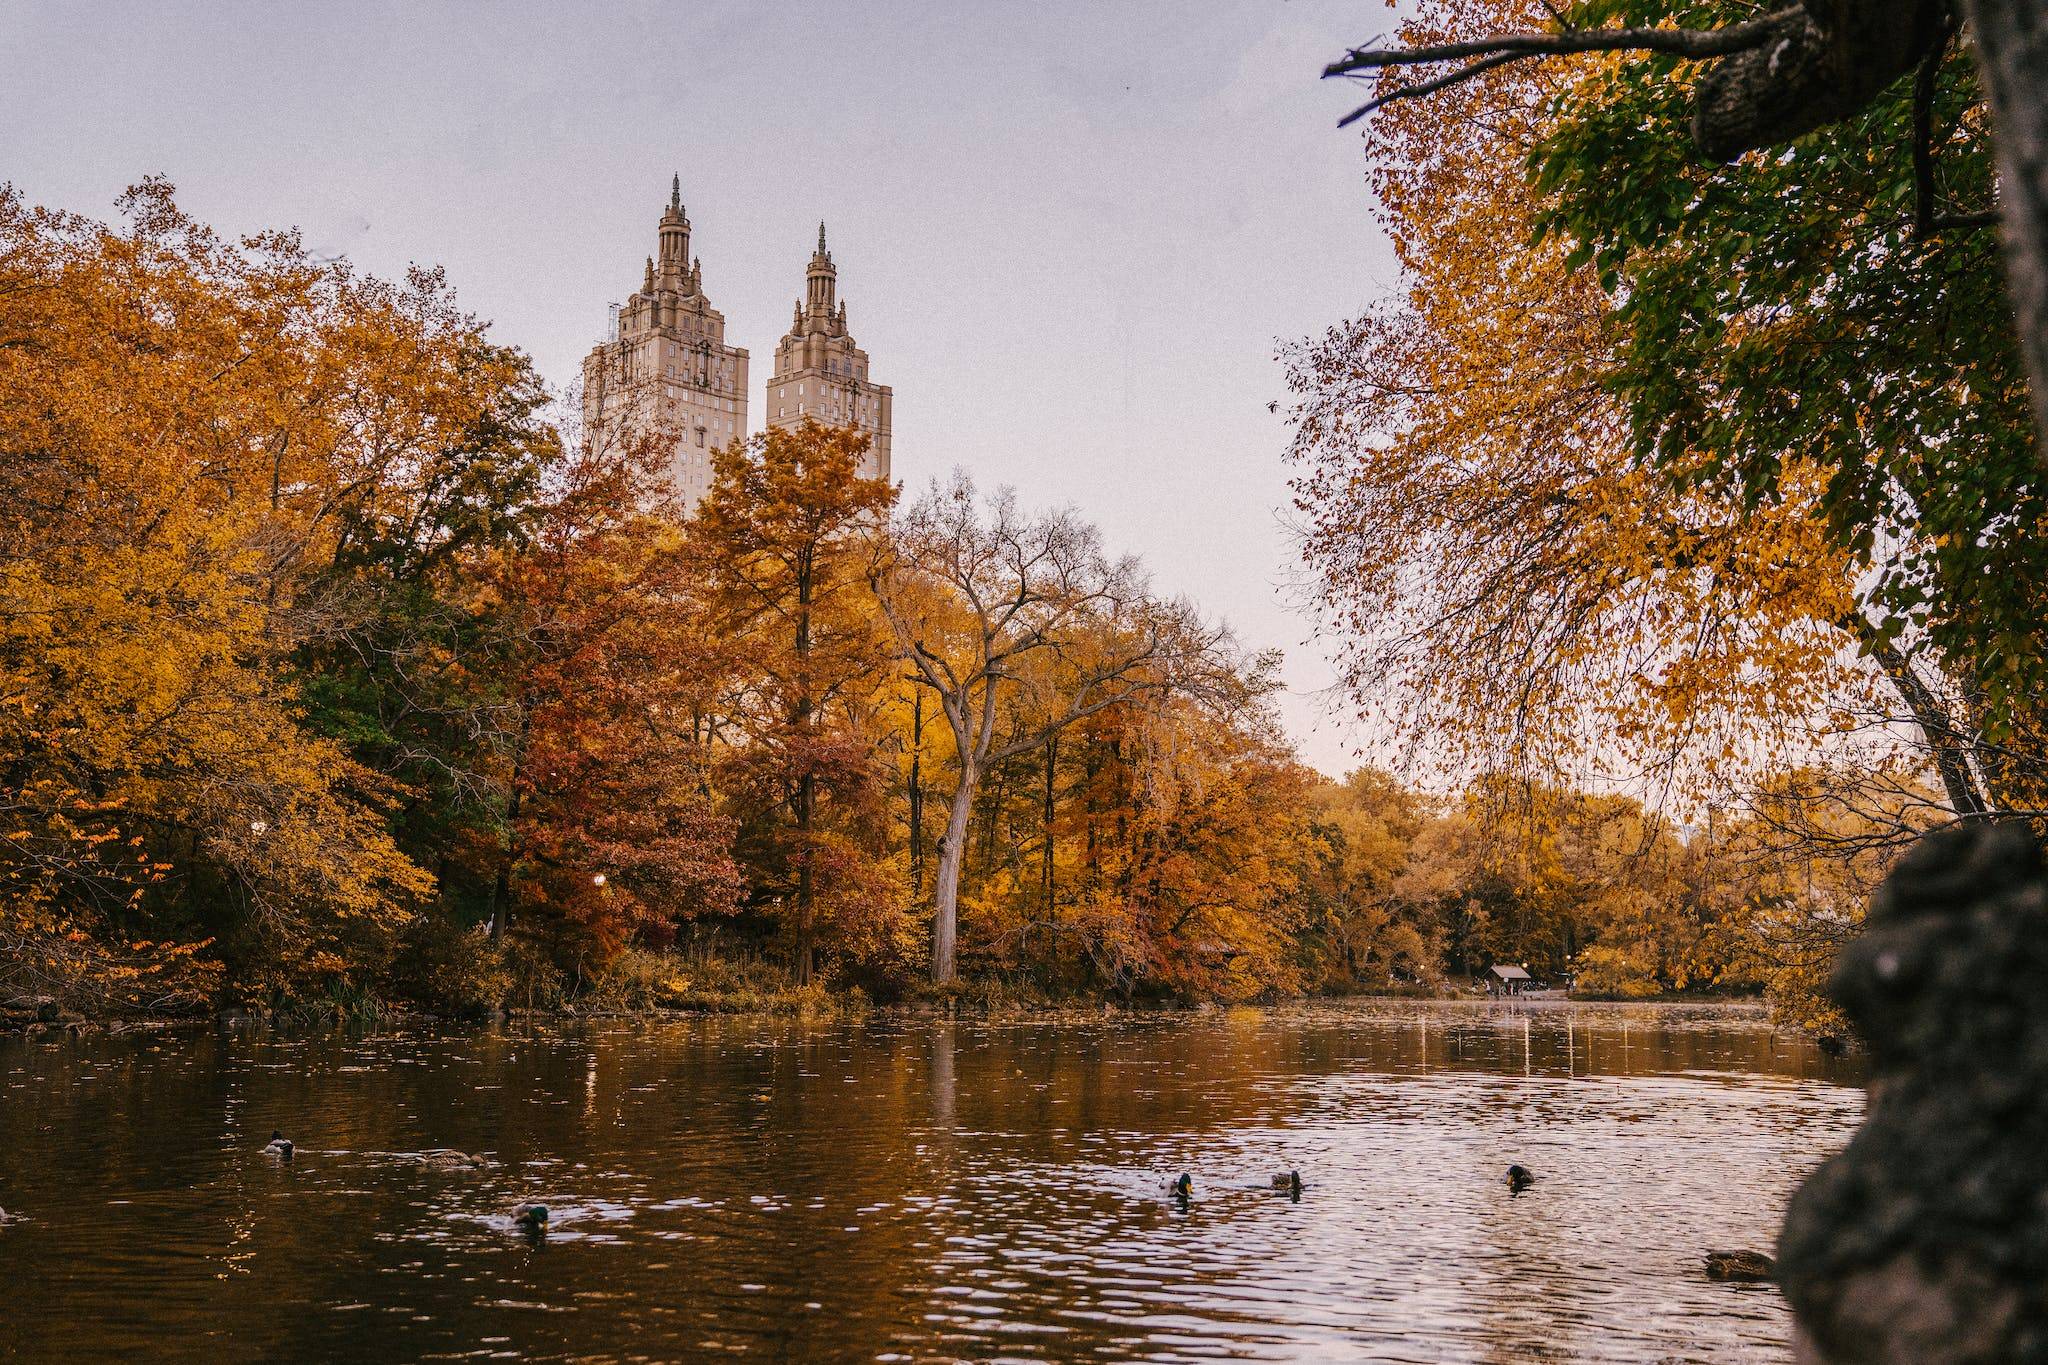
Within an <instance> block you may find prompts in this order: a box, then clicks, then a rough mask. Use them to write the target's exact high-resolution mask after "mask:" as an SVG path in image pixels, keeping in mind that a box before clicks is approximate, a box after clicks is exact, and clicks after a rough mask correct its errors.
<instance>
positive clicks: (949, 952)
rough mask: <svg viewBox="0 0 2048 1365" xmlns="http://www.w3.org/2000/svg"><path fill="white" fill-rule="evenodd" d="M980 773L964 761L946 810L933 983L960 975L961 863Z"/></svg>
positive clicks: (935, 897) (935, 903)
mask: <svg viewBox="0 0 2048 1365" xmlns="http://www.w3.org/2000/svg"><path fill="white" fill-rule="evenodd" d="M980 782H981V774H980V773H979V772H978V771H976V770H975V768H974V767H973V766H972V765H971V764H962V765H961V769H960V785H959V786H957V787H955V788H954V789H953V803H952V806H951V808H950V809H949V810H948V811H947V813H946V833H945V835H944V836H943V837H941V838H940V840H939V871H938V876H937V878H936V879H935V880H934V881H933V883H932V984H933V985H935V986H950V985H952V984H953V982H954V981H955V980H956V979H957V978H958V970H957V968H956V966H955V963H954V945H955V942H956V941H957V938H958V935H959V926H960V864H961V863H962V861H964V859H965V855H966V853H967V835H968V828H969V824H970V819H971V817H972V815H973V813H974V789H975V787H976V786H978V785H979V784H980Z"/></svg>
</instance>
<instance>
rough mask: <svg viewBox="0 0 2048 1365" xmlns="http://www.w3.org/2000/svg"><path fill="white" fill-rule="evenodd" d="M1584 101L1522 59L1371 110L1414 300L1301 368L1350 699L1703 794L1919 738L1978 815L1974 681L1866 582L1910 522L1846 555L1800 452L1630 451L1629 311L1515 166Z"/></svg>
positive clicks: (1578, 769) (1326, 591)
mask: <svg viewBox="0 0 2048 1365" xmlns="http://www.w3.org/2000/svg"><path fill="white" fill-rule="evenodd" d="M1474 13H1475V7H1473V6H1466V5H1444V6H1440V7H1438V8H1437V9H1435V10H1432V11H1430V12H1429V13H1427V14H1426V15H1425V16H1423V17H1422V18H1421V19H1418V20H1417V21H1415V22H1414V23H1413V24H1411V25H1410V27H1409V29H1408V30H1407V32H1408V34H1409V35H1410V37H1411V38H1412V39H1413V40H1414V41H1416V42H1418V43H1424V44H1426V43H1428V42H1431V41H1434V40H1435V39H1436V37H1437V36H1438V35H1439V33H1440V32H1441V31H1442V30H1443V29H1445V28H1455V27H1457V26H1459V25H1462V24H1466V23H1469V22H1473V21H1474ZM1568 88H1569V87H1568V86H1566V85H1565V83H1564V82H1563V81H1562V80H1561V78H1559V77H1557V76H1556V75H1554V74H1552V73H1546V72H1541V71H1538V70H1536V69H1534V68H1516V69H1515V70H1514V71H1512V72H1511V73H1507V74H1496V75H1495V76H1493V77H1491V78H1488V79H1484V80H1475V81H1473V82H1470V83H1467V84H1461V85H1459V86H1457V87H1456V88H1455V89H1451V90H1447V91H1445V92H1443V93H1442V94H1441V95H1438V96H1436V97H1434V98H1432V99H1430V100H1428V101H1413V102H1408V103H1403V104H1400V105H1397V106H1395V107H1394V108H1391V109H1389V110H1388V111H1386V112H1385V113H1384V114H1382V115H1381V116H1380V118H1379V119H1378V120H1377V121H1376V122H1375V123H1374V124H1373V125H1372V126H1371V131H1370V137H1371V139H1372V142H1373V146H1374V148H1375V151H1376V153H1377V155H1376V159H1375V170H1374V184H1375V188H1376V189H1377V190H1378V191H1379V195H1380V199H1381V202H1382V204H1383V206H1384V208H1383V212H1384V214H1385V216H1386V219H1387V221H1388V225H1389V227H1390V229H1391V230H1392V231H1393V234H1394V239H1395V244H1396V248H1397V250H1398V251H1399V252H1400V254H1401V259H1402V262H1403V265H1404V269H1405V272H1406V279H1407V290H1406V297H1405V298H1404V299H1403V301H1402V302H1401V304H1399V305H1398V306H1394V307H1388V308H1382V309H1379V310H1375V311H1373V312H1371V313H1368V314H1367V315H1365V316H1364V317H1362V318H1360V319H1358V320H1356V321H1354V322H1351V323H1347V324H1345V325H1344V326H1342V327H1339V328H1335V329H1332V331H1331V332H1330V333H1329V334H1328V335H1327V336H1325V337H1324V338H1321V339H1320V340H1318V341H1316V342H1314V343H1312V344H1308V345H1305V346H1303V347H1301V348H1298V349H1297V350H1295V351H1294V352H1293V353H1292V355H1291V361H1292V369H1291V379H1292V382H1293V383H1294V385H1295V387H1296V389H1297V392H1299V393H1300V394H1301V395H1302V403H1301V405H1300V406H1299V408H1298V409H1297V412H1296V417H1297V422H1298V425H1297V439H1296V444H1295V450H1294V454H1295V457H1296V459H1297V460H1298V461H1299V462H1301V464H1302V465H1303V466H1304V467H1305V469H1306V470H1307V473H1306V474H1305V476H1304V477H1303V478H1302V479H1301V481H1300V482H1299V483H1298V484H1297V488H1298V490H1299V493H1300V504H1301V507H1302V510H1303V513H1304V517H1305V525H1304V529H1305V532H1306V540H1305V550H1306V554H1307V558H1308V560H1309V563H1310V564H1311V566H1312V567H1313V568H1314V570H1315V572H1316V574H1317V576H1318V578H1319V580H1320V582H1321V584H1322V589H1323V603H1324V606H1325V608H1326V610H1327V611H1328V612H1329V614H1330V615H1331V616H1332V617H1334V618H1335V619H1336V620H1337V621H1339V622H1340V623H1342V624H1343V625H1344V626H1345V627H1346V628H1347V630H1346V634H1347V637H1348V640H1349V646H1348V651H1347V655H1346V659H1345V664H1346V677H1347V681H1348V683H1349V686H1350V688H1351V690H1352V692H1353V694H1354V695H1355V696H1356V697H1357V698H1359V700H1360V702H1361V704H1362V705H1370V706H1374V707H1377V708H1379V709H1381V710H1382V711H1383V712H1385V713H1387V714H1389V715H1390V716H1391V717H1392V718H1393V719H1395V720H1396V721H1397V723H1398V724H1399V725H1400V727H1401V729H1402V730H1403V732H1404V733H1405V734H1406V735H1407V736H1408V737H1409V739H1410V741H1411V743H1412V744H1414V745H1415V746H1416V747H1417V748H1419V749H1421V750H1423V751H1424V752H1426V753H1428V754H1429V755H1430V756H1431V757H1432V758H1434V759H1436V760H1437V761H1439V762H1440V763H1441V764H1443V766H1445V767H1446V768H1448V769H1450V770H1452V771H1464V772H1469V771H1472V770H1474V769H1477V770H1493V771H1516V772H1519V773H1521V774H1522V775H1523V776H1524V777H1525V779H1527V780H1529V781H1541V780H1548V779H1552V778H1555V777H1558V776H1563V775H1571V776H1575V777H1580V778H1587V777H1593V776H1603V777H1615V776H1621V777H1630V778H1634V779H1636V780H1638V781H1647V782H1649V783H1651V784H1653V785H1654V787H1655V788H1656V789H1657V790H1660V791H1663V792H1666V793H1676V794H1679V795H1681V796H1687V795H1706V794H1710V793H1713V792H1716V791H1720V792H1724V793H1725V792H1726V791H1728V790H1729V789H1731V788H1735V789H1739V788H1741V787H1742V786H1743V785H1745V784H1751V783H1753V782H1754V781H1755V780H1757V778H1758V777H1759V776H1760V775H1762V774H1767V773H1770V772H1772V771H1775V770H1777V769H1780V768H1782V767H1784V766H1787V765H1790V764H1796V763H1804V762H1809V761H1811V758H1812V755H1813V754H1814V753H1815V752H1816V746H1827V745H1830V744H1833V745H1835V746H1836V747H1837V748H1840V749H1841V750H1842V751H1843V756H1844V757H1845V758H1847V759H1848V760H1849V761H1854V762H1865V761H1867V760H1868V758H1869V756H1870V754H1871V753H1872V752H1873V751H1875V750H1882V749H1883V748H1885V747H1887V746H1888V745H1894V744H1897V743H1900V742H1902V741H1905V740H1907V739H1909V738H1910V739H1911V740H1912V742H1913V743H1914V744H1915V745H1916V746H1917V747H1918V749H1919V750H1920V752H1921V753H1922V754H1923V755H1925V756H1926V758H1927V759H1928V761H1929V762H1930V763H1931V766H1933V767H1934V768H1935V769H1936V770H1938V771H1939V773H1940V774H1941V777H1942V779H1943V781H1944V782H1945V784H1946V790H1947V792H1948V795H1949V800H1950V804H1951V806H1952V808H1953V810H1954V811H1955V812H1956V813H1957V814H1959V815H1968V814H1971V813H1973V812H1975V811H1977V810H1980V809H1982V808H1983V807H1984V805H1985V802H1986V794H1985V783H1984V780H1983V779H1984V773H1985V771H1986V766H1987V760H1988V758H1989V756H1990V755H1991V754H1992V752H1993V749H1992V747H1991V746H1990V745H1988V744H1987V743H1986V742H1985V740H1984V739H1983V737H1982V735H1981V732H1980V730H1979V727H1978V724H1977V720H1978V718H1977V717H1976V715H1975V714H1974V711H1973V704H1972V695H1973V694H1972V693H1971V691H1970V688H1969V685H1968V681H1967V679H1965V678H1961V677H1958V676H1956V673H1955V670H1954V669H1953V668H1952V667H1951V661H1950V659H1949V658H1948V656H1947V655H1946V654H1945V653H1944V652H1943V651H1942V650H1941V648H1940V647H1939V644H1938V642H1937V641H1936V640H1934V639H1932V638H1930V635H1929V633H1928V632H1926V631H1923V630H1918V629H1911V628H1902V623H1901V619H1900V618H1899V617H1898V616H1896V615H1894V614H1890V613H1891V611H1892V606H1891V604H1888V603H1886V602H1885V601H1884V600H1883V598H1882V594H1877V595H1876V597H1875V599H1874V600H1873V595H1872V592H1871V589H1870V586H1869V585H1870V584H1871V582H1872V581H1873V580H1874V579H1876V578H1877V577H1878V576H1879V574H1880V571H1881V570H1882V569H1883V568H1884V564H1883V562H1881V559H1880V555H1881V554H1896V553H1899V552H1901V551H1911V549H1912V545H1913V542H1912V541H1911V539H1910V537H1909V533H1908V529H1907V528H1898V529H1897V530H1896V531H1895V532H1894V533H1893V534H1890V535H1888V536H1885V537H1881V538H1880V539H1881V541H1882V545H1881V546H1880V545H1879V543H1878V542H1876V541H1872V540H1869V539H1865V540H1864V541H1862V542H1860V543H1846V544H1845V543H1843V542H1842V541H1841V540H1840V539H1838V536H1837V527H1836V525H1835V523H1834V522H1833V521H1832V520H1831V517H1832V516H1833V514H1834V510H1835V509H1834V504H1833V502H1832V501H1831V500H1832V498H1833V492H1832V489H1833V476H1832V475H1831V473H1830V471H1829V469H1828V467H1827V465H1826V464H1825V463H1824V462H1821V461H1816V460H1814V459H1811V458H1809V457H1808V456H1806V455H1805V454H1800V455H1796V456H1795V455H1787V456H1785V457H1784V458H1783V459H1781V460H1779V461H1778V463H1777V465H1776V469H1775V473H1774V475H1773V478H1772V482H1771V486H1770V495H1769V496H1768V497H1764V498H1760V499H1750V498H1747V497H1745V496H1743V495H1742V493H1741V491H1740V490H1739V489H1732V488H1730V487H1729V486H1728V485H1727V484H1726V483H1725V482H1723V481H1717V480H1716V479H1715V478H1713V477H1711V476H1710V473H1709V469H1708V467H1709V466H1710V465H1711V464H1712V457H1711V455H1708V454H1701V455H1698V456H1696V457H1691V456H1687V455H1685V454H1684V453H1683V451H1681V450H1679V449H1674V450H1673V451H1671V452H1670V454H1669V456H1668V458H1667V459H1665V460H1664V461H1663V462H1662V463H1661V465H1659V464H1657V463H1655V462H1652V461H1650V460H1648V459H1646V458H1644V457H1643V455H1642V453H1641V451H1640V450H1639V448H1638V447H1637V445H1636V444H1635V442H1634V441H1633V439H1632V437H1631V422H1630V413H1629V408H1628V406H1627V404H1626V403H1625V402H1624V401H1622V400H1621V399H1618V398H1617V397H1616V387H1617V385H1618V384H1620V383H1622V382H1623V381H1622V380H1621V378H1620V376H1622V375H1623V373H1624V371H1625V370H1626V369H1627V367H1628V365H1629V363H1630V362H1629V360H1628V355H1627V351H1628V345H1629V342H1628V335H1627V326H1628V322H1627V319H1626V318H1625V317H1623V316H1622V315H1621V311H1620V310H1618V309H1617V308H1616V306H1615V305H1614V303H1613V301H1612V300H1611V299H1610V298H1609V296H1608V294H1607V292H1606V289H1605V287H1604V282H1603V278H1602V272H1601V270H1600V269H1599V268H1597V266H1596V264H1594V263H1590V262H1586V261H1583V260H1581V259H1579V258H1578V256H1577V255H1575V253H1574V252H1573V251H1572V250H1571V249H1570V247H1569V244H1567V243H1565V242H1563V241H1560V240H1556V239H1554V238H1542V237H1540V236H1539V237H1538V238H1537V239H1536V240H1532V233H1531V228H1532V225H1533V224H1534V223H1536V222H1537V221H1538V220H1540V219H1541V218H1542V217H1543V215H1544V214H1545V213H1547V212H1549V211H1550V208H1549V206H1550V205H1551V204H1552V202H1553V201H1552V200H1551V199H1549V198H1548V197H1546V196H1545V195H1544V194H1543V193H1542V192H1541V191H1540V190H1538V189H1535V188H1532V187H1531V186H1529V185H1527V184H1525V183H1524V182H1522V181H1520V180H1517V179H1515V178H1512V177H1508V178H1503V177H1501V176H1499V175H1498V173H1497V168H1498V166H1499V165H1500V164H1501V163H1502V162H1504V161H1505V162H1519V161H1521V160H1523V159H1525V158H1526V157H1528V156H1530V155H1531V154H1532V153H1533V152H1534V151H1535V149H1536V148H1537V147H1538V146H1539V145H1541V141H1542V138H1543V136H1544V129H1545V126H1546V123H1545V121H1546V119H1547V118H1548V117H1549V111H1550V110H1551V109H1552V107H1553V106H1554V104H1555V102H1556V101H1557V100H1558V99H1560V98H1562V97H1563V95H1564V93H1565V92H1566V90H1567V89H1568ZM1700 387H1701V389H1702V390H1704V389H1707V388H1716V389H1718V390H1720V391H1725V390H1726V385H1725V384H1722V383H1720V382H1719V381H1716V383H1714V384H1706V383H1704V382H1703V383H1702V385H1701V386H1700ZM1788 449H1799V450H1802V451H1803V450H1804V449H1805V446H1804V444H1803V443H1801V442H1797V441H1795V442H1792V443H1791V444H1790V446H1788ZM1688 460H1691V463H1687V461H1688ZM1859 654H1860V656H1861V657H1860V658H1859ZM1916 732H1917V733H1916ZM1871 736H1878V737H1882V739H1881V742H1877V743H1872V742H1869V740H1868V739H1867V737H1871ZM2008 747H2010V746H2008Z"/></svg>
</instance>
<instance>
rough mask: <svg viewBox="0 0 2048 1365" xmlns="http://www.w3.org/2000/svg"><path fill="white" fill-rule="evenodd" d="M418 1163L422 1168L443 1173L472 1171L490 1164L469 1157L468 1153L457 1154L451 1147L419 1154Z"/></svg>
mask: <svg viewBox="0 0 2048 1365" xmlns="http://www.w3.org/2000/svg"><path fill="white" fill-rule="evenodd" d="M418 1161H419V1163H420V1164H421V1165H422V1166H432V1167H434V1168H436V1169H437V1170H443V1171H473V1170H477V1169H479V1168H481V1167H483V1166H487V1165H489V1164H490V1163H489V1162H487V1161H485V1160H484V1159H483V1158H482V1157H480V1156H471V1155H470V1154H469V1153H468V1152H459V1151H457V1150H455V1148H453V1147H436V1148H434V1149H432V1150H431V1151H426V1152H421V1153H420V1154H419V1157H418Z"/></svg>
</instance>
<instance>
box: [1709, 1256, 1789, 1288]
mask: <svg viewBox="0 0 2048 1365" xmlns="http://www.w3.org/2000/svg"><path fill="white" fill-rule="evenodd" d="M1704 1259H1705V1261H1706V1263H1707V1278H1708V1279H1710V1280H1731V1281H1733V1282H1734V1283H1736V1284H1768V1283H1770V1282H1771V1281H1772V1280H1775V1279H1777V1278H1778V1263H1777V1262H1776V1261H1774V1260H1772V1259H1771V1258H1770V1257H1768V1256H1766V1255H1764V1254H1763V1253H1762V1252H1761V1251H1710V1252H1708V1253H1707V1254H1706V1256H1705V1258H1704Z"/></svg>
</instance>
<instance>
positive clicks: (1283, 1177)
mask: <svg viewBox="0 0 2048 1365" xmlns="http://www.w3.org/2000/svg"><path fill="white" fill-rule="evenodd" d="M1273 1188H1274V1189H1276V1190H1279V1191H1280V1192H1281V1193H1283V1194H1286V1195H1290V1196H1292V1197H1293V1198H1296V1199H1299V1198H1301V1172H1300V1171H1283V1172H1282V1173H1281V1174H1279V1175H1276V1176H1274V1177H1273Z"/></svg>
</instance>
